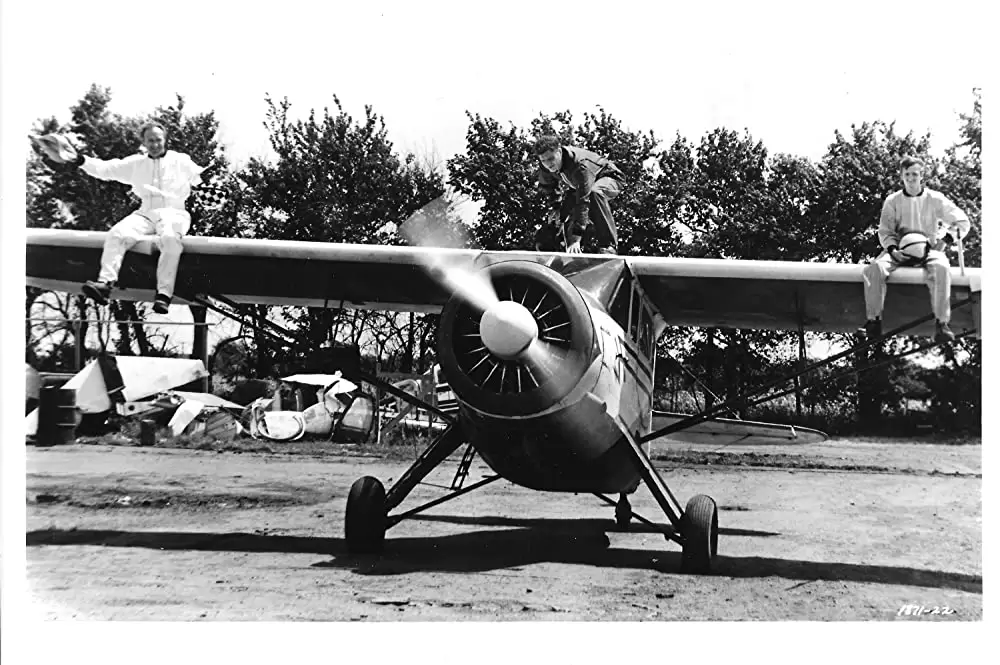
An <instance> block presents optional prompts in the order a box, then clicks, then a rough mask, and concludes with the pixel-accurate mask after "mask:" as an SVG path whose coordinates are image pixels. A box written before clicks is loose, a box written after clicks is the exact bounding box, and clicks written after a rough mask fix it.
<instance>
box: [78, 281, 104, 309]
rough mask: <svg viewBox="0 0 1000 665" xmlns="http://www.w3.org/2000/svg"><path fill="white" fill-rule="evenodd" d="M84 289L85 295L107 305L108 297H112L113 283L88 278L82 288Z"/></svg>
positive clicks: (99, 303)
mask: <svg viewBox="0 0 1000 665" xmlns="http://www.w3.org/2000/svg"><path fill="white" fill-rule="evenodd" d="M80 290H81V291H83V295H85V296H87V297H88V298H90V299H91V300H93V301H94V302H96V303H97V304H98V305H107V304H108V299H109V298H110V297H111V285H110V284H108V283H107V282H95V281H92V280H88V281H87V282H86V283H84V285H83V286H82V287H81V288H80Z"/></svg>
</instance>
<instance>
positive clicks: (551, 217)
mask: <svg viewBox="0 0 1000 665" xmlns="http://www.w3.org/2000/svg"><path fill="white" fill-rule="evenodd" d="M560 221H561V220H560V219H559V211H558V210H549V214H548V215H546V216H545V223H546V224H548V225H549V226H559V222H560Z"/></svg>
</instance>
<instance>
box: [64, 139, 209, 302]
mask: <svg viewBox="0 0 1000 665" xmlns="http://www.w3.org/2000/svg"><path fill="white" fill-rule="evenodd" d="M140 136H141V137H142V145H143V147H145V149H146V152H145V154H142V153H139V154H135V155H130V156H129V157H126V158H124V159H109V160H103V159H95V158H93V157H84V156H82V155H79V156H77V157H76V158H75V159H73V160H71V161H70V162H69V163H72V164H76V165H77V166H79V167H80V168H81V169H83V171H84V172H85V173H87V174H88V175H91V176H93V177H95V178H99V179H101V180H114V181H117V182H121V183H124V184H126V185H131V186H132V193H133V194H135V195H136V196H137V197H138V198H139V200H140V201H141V204H140V206H139V208H138V210H136V211H135V212H133V213H131V214H130V215H129V216H128V217H125V218H124V219H123V220H121V221H120V222H118V223H117V224H115V225H114V226H113V227H111V230H110V231H109V233H108V236H107V239H106V240H105V241H104V251H103V253H102V255H101V268H100V273H99V274H98V277H97V280H96V281H88V282H87V283H86V284H84V285H83V293H84V294H85V295H87V296H88V297H90V298H92V299H94V300H95V301H97V302H98V303H101V304H104V303H106V302H107V301H108V298H109V297H110V296H111V290H112V288H113V287H114V285H115V283H116V282H117V280H118V271H119V270H120V269H121V266H122V260H123V259H124V258H125V252H127V251H128V250H129V249H130V248H132V247H133V246H134V245H135V243H136V242H138V241H139V240H140V238H141V237H142V236H147V235H155V236H157V244H158V245H159V248H160V258H159V261H158V263H157V266H156V300H155V302H154V303H153V311H155V312H157V313H158V314H166V313H167V308H168V307H169V306H170V301H171V299H172V298H173V295H174V282H175V281H176V279H177V265H178V263H179V262H180V257H181V252H182V251H183V245H182V241H181V239H182V238H183V237H184V235H185V234H186V233H187V232H188V229H189V228H190V226H191V215H190V214H189V213H188V211H187V210H186V209H185V207H184V206H185V202H186V201H187V198H188V196H189V195H190V194H191V188H192V187H195V186H197V185H199V184H201V178H200V175H201V174H202V172H203V171H204V170H205V167H202V166H198V165H197V164H195V163H194V160H192V159H191V157H190V156H188V155H186V154H184V153H180V152H174V151H173V150H167V149H166V139H167V136H166V130H165V129H164V128H163V126H162V125H161V124H159V123H157V122H149V123H146V124H145V125H143V127H142V129H141V130H140Z"/></svg>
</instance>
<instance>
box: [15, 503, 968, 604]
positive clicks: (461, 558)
mask: <svg viewBox="0 0 1000 665" xmlns="http://www.w3.org/2000/svg"><path fill="white" fill-rule="evenodd" d="M583 521H584V522H585V524H583V525H577V526H574V525H573V523H574V521H571V520H564V521H562V527H561V528H557V529H554V530H548V529H541V528H534V527H530V528H524V527H518V528H512V529H503V530H498V531H478V532H472V533H463V534H454V535H448V536H436V537H426V538H411V537H407V538H392V536H391V532H390V535H389V537H388V538H387V539H386V546H385V551H384V552H383V553H382V554H381V555H379V556H357V555H352V554H348V553H347V548H346V545H345V543H344V540H343V539H342V538H318V537H312V536H277V535H266V534H252V533H239V532H231V533H198V532H183V531H174V532H145V531H113V530H87V529H41V530H37V531H30V532H28V533H27V539H26V542H27V546H28V547H38V546H62V545H100V546H104V547H140V548H147V549H156V550H195V551H209V552H251V553H252V552H272V553H289V554H303V553H304V554H319V555H325V556H331V557H332V560H329V561H320V562H317V563H315V564H313V566H314V567H317V568H337V569H344V570H352V571H353V572H355V573H357V574H359V575H403V574H407V573H412V572H427V571H436V572H453V573H475V572H483V571H488V570H497V569H510V568H517V567H519V566H525V565H529V564H533V563H545V562H550V563H575V564H583V565H590V566H595V567H606V568H633V569H638V570H655V571H659V572H662V573H669V574H677V573H678V572H679V571H680V560H681V556H680V551H679V549H677V547H676V545H673V544H667V543H664V547H665V548H670V549H666V550H665V551H664V550H651V549H641V550H637V549H625V548H610V547H609V546H608V545H609V541H608V538H607V536H606V535H605V534H604V533H603V531H602V530H597V529H595V528H594V527H595V524H594V523H595V522H601V523H604V522H605V521H604V520H583ZM713 576H717V577H735V578H755V577H782V578H786V579H789V580H801V581H816V580H824V581H837V582H861V583H869V584H893V585H900V586H917V587H927V588H938V589H956V590H959V591H966V592H970V593H979V594H981V593H982V592H983V578H982V576H980V575H969V574H965V573H951V572H944V571H936V570H923V569H917V568H907V567H904V566H877V565H865V564H854V563H837V562H820V561H800V560H794V559H778V558H771V557H732V556H725V555H724V554H720V555H719V556H718V557H717V559H716V564H715V569H714V573H713Z"/></svg>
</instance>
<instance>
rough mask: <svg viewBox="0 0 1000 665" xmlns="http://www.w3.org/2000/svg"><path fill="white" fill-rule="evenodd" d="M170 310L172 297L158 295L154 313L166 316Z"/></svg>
mask: <svg viewBox="0 0 1000 665" xmlns="http://www.w3.org/2000/svg"><path fill="white" fill-rule="evenodd" d="M169 308H170V296H165V295H163V294H162V293H157V294H156V300H155V301H153V311H154V312H156V313H157V314H166V313H167V310H168V309H169Z"/></svg>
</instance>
